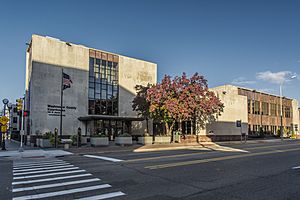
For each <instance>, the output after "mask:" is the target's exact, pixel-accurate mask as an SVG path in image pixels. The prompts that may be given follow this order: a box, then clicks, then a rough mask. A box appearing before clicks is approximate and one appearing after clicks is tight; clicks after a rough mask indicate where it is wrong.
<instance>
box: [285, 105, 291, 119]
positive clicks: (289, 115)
mask: <svg viewBox="0 0 300 200" xmlns="http://www.w3.org/2000/svg"><path fill="white" fill-rule="evenodd" d="M284 117H285V118H291V107H288V106H286V107H284Z"/></svg>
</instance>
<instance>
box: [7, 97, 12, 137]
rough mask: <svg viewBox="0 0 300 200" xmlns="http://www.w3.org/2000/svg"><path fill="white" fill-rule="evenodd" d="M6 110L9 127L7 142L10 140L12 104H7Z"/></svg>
mask: <svg viewBox="0 0 300 200" xmlns="http://www.w3.org/2000/svg"><path fill="white" fill-rule="evenodd" d="M7 108H8V115H9V126H8V131H9V137H7V138H9V140H10V138H11V115H10V114H11V109H12V103H8V104H7Z"/></svg>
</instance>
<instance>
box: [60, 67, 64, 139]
mask: <svg viewBox="0 0 300 200" xmlns="http://www.w3.org/2000/svg"><path fill="white" fill-rule="evenodd" d="M63 87H64V68H61V86H60V126H59V135H60V139H61V138H62V116H63V114H62V112H63V95H64V92H63V90H64V88H63Z"/></svg>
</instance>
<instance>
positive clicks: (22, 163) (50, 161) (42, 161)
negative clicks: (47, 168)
mask: <svg viewBox="0 0 300 200" xmlns="http://www.w3.org/2000/svg"><path fill="white" fill-rule="evenodd" d="M52 162H64V161H63V160H58V159H55V160H34V161H32V162H31V161H28V162H15V163H14V165H29V164H40V163H52Z"/></svg>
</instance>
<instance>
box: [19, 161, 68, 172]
mask: <svg viewBox="0 0 300 200" xmlns="http://www.w3.org/2000/svg"><path fill="white" fill-rule="evenodd" d="M69 164H70V163H67V162H64V163H62V162H60V163H54V164H51V163H48V164H42V165H33V166H26V167H14V168H13V169H16V170H18V169H31V168H34V167H51V166H59V165H69Z"/></svg>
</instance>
